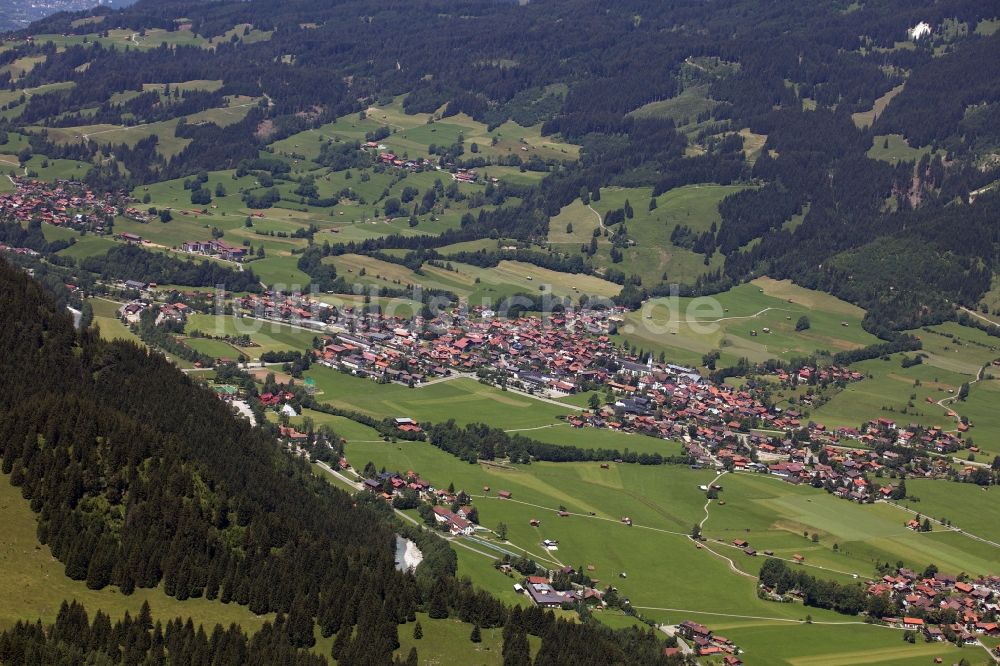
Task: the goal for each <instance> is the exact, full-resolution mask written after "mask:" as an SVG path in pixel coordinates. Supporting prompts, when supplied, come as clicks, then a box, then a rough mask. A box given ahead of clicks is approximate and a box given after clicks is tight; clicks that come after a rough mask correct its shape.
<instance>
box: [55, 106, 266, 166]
mask: <svg viewBox="0 0 1000 666" xmlns="http://www.w3.org/2000/svg"><path fill="white" fill-rule="evenodd" d="M226 100H227V103H226V106H225V107H219V108H216V109H207V110H205V111H199V112H198V113H193V114H191V115H188V116H184V118H185V120H186V121H187V122H188V123H191V124H199V123H208V122H211V123H215V124H217V125H220V126H225V125H230V124H232V123H235V122H239V121H240V120H242V119H243V118H244V117H246V114H247V113H248V112H249V110H250V107H251V106H253V105H254V104H255V103H256V101H257V100H255V99H253V98H250V97H244V96H238V95H237V96H229V97H227V98H226ZM176 126H177V120H176V119H171V120H164V121H160V122H155V123H145V124H141V125H133V126H131V127H126V126H124V125H109V124H98V125H80V126H76V127H53V128H48V130H49V138H50V139H52V141H55V142H56V143H79V142H81V141H83V140H84V138H86V139H87V140H90V141H94V142H96V143H98V144H101V145H119V144H122V143H124V144H126V145H129V146H134V145H135V144H136V143H137V142H138V141H140V140H141V139H145V138H146V137H149V136H153V135H156V136H157V137H158V138H159V142H158V143H157V151H158V152H159V153H160V154H161V155H163V156H164V157H166V158H170V157H173V156H174V155H176V154H178V153H180V152H181V151H182V150H184V148H185V147H187V145H188V144H189V143H190V142H191V139H184V138H179V137H176V136H175V135H174V129H175V128H176Z"/></svg>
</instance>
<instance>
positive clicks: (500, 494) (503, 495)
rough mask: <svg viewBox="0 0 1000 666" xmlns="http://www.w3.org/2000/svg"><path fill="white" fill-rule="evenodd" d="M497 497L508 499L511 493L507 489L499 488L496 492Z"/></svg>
mask: <svg viewBox="0 0 1000 666" xmlns="http://www.w3.org/2000/svg"><path fill="white" fill-rule="evenodd" d="M497 497H500V498H501V499H510V498H511V493H510V491H509V490H501V491H498V492H497Z"/></svg>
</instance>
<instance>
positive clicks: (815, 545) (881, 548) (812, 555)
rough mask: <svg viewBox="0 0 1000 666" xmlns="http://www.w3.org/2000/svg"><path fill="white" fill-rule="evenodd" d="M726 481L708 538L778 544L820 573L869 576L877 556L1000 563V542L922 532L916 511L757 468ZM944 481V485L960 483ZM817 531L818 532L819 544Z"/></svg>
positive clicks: (923, 563) (945, 563) (969, 569)
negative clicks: (910, 524) (854, 498)
mask: <svg viewBox="0 0 1000 666" xmlns="http://www.w3.org/2000/svg"><path fill="white" fill-rule="evenodd" d="M719 483H720V484H722V486H723V488H724V490H723V492H722V493H721V495H720V498H721V499H722V500H724V501H725V504H724V505H719V504H718V503H716V502H713V503H712V505H711V507H710V509H709V514H710V517H709V519H708V521H707V522H706V523H705V525H704V528H703V533H704V534H705V535H706V536H708V537H710V538H718V539H721V540H723V541H725V542H727V543H728V542H731V541H732V540H733V539H737V538H740V539H745V540H747V541H749V542H750V544H751V546H753V547H754V548H756V549H757V551H758V552H761V551H763V550H772V551H774V553H775V555H776V556H778V557H782V558H785V559H792V556H793V555H795V554H799V555H802V556H804V557H805V562H806V565H809V566H810V568H809V573H812V574H813V575H817V576H823V577H830V575H831V574H830V573H828V572H827V571H824V569H826V570H829V571H830V572H834V573H837V572H841V573H843V574H857V575H858V577H859V578H862V579H863V578H865V577H869V576H872V575H873V574H874V572H875V564H876V562H887V561H888V562H892V563H895V562H897V561H900V560H901V561H903V562H904V563H905V564H906V566H909V567H912V568H914V569H918V570H923V569H925V568H926V567H927V565H929V564H932V563H933V564H936V565H937V566H938V567H940V568H941V570H942V571H947V572H952V573H958V572H961V571H964V572H966V573H968V574H970V575H980V574H988V573H989V572H991V571H992V570H993V569H995V567H996V562H997V559H998V558H1000V548H995V547H993V546H989V545H985V544H982V543H980V542H977V541H975V540H973V539H970V538H969V537H966V536H964V535H961V534H958V533H949V532H947V531H946V530H945V529H944V528H943V527H940V528H937V531H934V532H930V533H920V532H914V531H913V530H910V529H908V528H907V527H905V523H906V521H907V520H910V519H911V518H912V515H911V514H909V513H907V512H905V511H902V510H900V509H897V508H895V507H892V506H890V505H888V504H873V505H860V504H856V503H853V502H848V501H847V500H842V499H839V498H837V497H836V496H834V495H832V494H828V493H826V492H824V491H818V490H816V489H814V488H811V487H808V486H805V487H803V486H793V485H791V484H788V483H785V482H783V481H781V480H779V479H777V478H775V477H770V476H764V475H757V474H727V475H725V476H723V477H722V479H720V481H719ZM936 483H937V484H938V485H939V486H943V487H944V488H948V487H950V486H951V485H953V484H950V483H948V482H945V481H938V482H936ZM907 490H910V488H909V481H908V482H907ZM931 515H932V516H933V515H934V514H931ZM813 534H816V535H818V540H817V541H815V542H814V541H813V540H812V535H813ZM805 535H808V536H805ZM731 552H732V553H735V554H730V557H734V558H736V557H738V560H737V562H738V564H741V566H743V567H744V568H747V570H751V569H752V570H753V573H756V571H757V568H758V567H759V566H760V564H761V563H762V562H763V558H761V557H757V558H748V557H746V556H744V555H743V554H742V553H740V552H739V551H738V550H736V549H731ZM812 567H819V569H813V568H812ZM840 577H841V578H845V576H840Z"/></svg>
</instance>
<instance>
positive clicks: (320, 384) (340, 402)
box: [305, 366, 574, 428]
mask: <svg viewBox="0 0 1000 666" xmlns="http://www.w3.org/2000/svg"><path fill="white" fill-rule="evenodd" d="M305 374H306V376H307V377H312V378H313V379H314V380H315V382H316V388H317V389H318V391H320V393H318V394H317V396H316V399H317V400H319V401H320V402H325V403H329V404H332V405H334V406H337V407H343V408H348V409H356V410H358V411H360V412H364V413H366V414H370V415H372V416H376V417H379V418H387V417H397V416H400V417H401V416H407V417H410V418H413V419H416V420H417V421H430V422H434V423H439V422H443V421H447V420H448V419H451V418H454V419H455V420H456V421H457V422H459V423H474V422H486V423H492V424H496V425H502V426H503V427H505V428H532V427H538V426H544V425H549V424H551V423H559V420H558V418H557V417H558V416H561V415H566V414H570V413H572V412H573V411H574V410H573V409H572V408H569V407H566V408H561V407H558V406H556V405H552V404H549V403H545V402H541V401H539V400H535V399H534V398H530V397H528V396H523V395H519V394H517V393H513V392H506V391H501V390H500V389H497V388H493V387H492V386H486V385H484V384H480V383H479V382H477V381H476V380H474V379H464V378H459V379H453V380H450V381H446V382H441V383H438V384H432V385H430V386H424V387H419V388H412V389H411V388H407V387H406V386H403V385H401V384H385V385H381V386H376V385H375V384H374V383H373V382H371V381H370V380H368V379H361V378H358V377H352V376H350V375H347V374H344V373H342V372H340V371H338V370H332V369H330V368H324V367H317V366H313V368H311V369H310V370H309V371H308V372H306V373H305Z"/></svg>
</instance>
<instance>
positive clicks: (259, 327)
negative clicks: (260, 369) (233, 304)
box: [185, 314, 315, 359]
mask: <svg viewBox="0 0 1000 666" xmlns="http://www.w3.org/2000/svg"><path fill="white" fill-rule="evenodd" d="M185 331H186V332H187V333H188V334H189V335H190V334H191V333H192V332H193V331H200V332H201V333H203V334H205V335H210V336H213V337H216V338H221V337H225V336H231V337H238V336H241V335H248V336H250V339H251V340H252V341H253V342H254V343H255V345H256V346H251V347H244V348H236V347H234V345H230V344H226V343H223V342H221V341H217V340H209V339H201V340H195V339H189V343H195V344H192V346H197V345H201V346H207V345H209V344H210V343H216V345H214V347H215V348H216V349H217V350H218V351H224V347H229V353H226V354H213V353H211V352H208V351H206V352H205V353H206V354H209V355H210V356H229V357H231V358H234V357H233V355H232V354H233V352H232V350H233V349H234V348H235V349H237V351H238V352H239V353H243V354H245V355H246V356H247V357H248V358H250V359H256V358H259V357H260V355H261V354H264V353H266V352H270V351H304V350H306V349H308V348H309V347H310V346H311V345H312V339H313V336H314V335H315V333H314V332H312V331H307V330H304V329H300V328H296V327H293V326H290V325H288V324H281V323H278V322H273V321H263V320H257V319H238V318H236V317H233V316H231V315H213V314H192V315H191V316H190V317H188V321H187V324H186V326H185ZM220 344H221V345H224V347H219V346H218V345H220Z"/></svg>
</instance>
